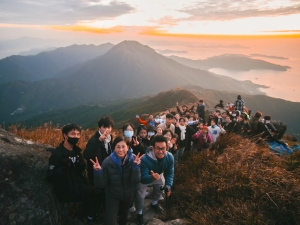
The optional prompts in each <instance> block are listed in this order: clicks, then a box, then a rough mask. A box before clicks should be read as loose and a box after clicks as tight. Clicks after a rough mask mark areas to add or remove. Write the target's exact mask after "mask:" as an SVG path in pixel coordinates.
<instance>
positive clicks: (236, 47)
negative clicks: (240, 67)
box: [189, 44, 249, 49]
mask: <svg viewBox="0 0 300 225" xmlns="http://www.w3.org/2000/svg"><path fill="white" fill-rule="evenodd" d="M189 47H193V48H231V49H249V47H247V46H243V45H238V44H233V45H220V44H219V45H197V46H189Z"/></svg>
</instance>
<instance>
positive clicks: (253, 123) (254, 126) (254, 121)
mask: <svg viewBox="0 0 300 225" xmlns="http://www.w3.org/2000/svg"><path fill="white" fill-rule="evenodd" d="M261 117H262V113H261V112H260V111H257V112H256V113H255V115H254V116H253V117H252V118H251V120H250V127H251V132H252V134H253V135H258V134H259V133H260V132H261V131H260V130H259V122H260V120H261Z"/></svg>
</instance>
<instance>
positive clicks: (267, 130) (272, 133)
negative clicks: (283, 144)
mask: <svg viewBox="0 0 300 225" xmlns="http://www.w3.org/2000/svg"><path fill="white" fill-rule="evenodd" d="M260 126H261V125H260ZM261 130H263V134H262V135H261V137H262V138H267V139H268V140H272V141H275V140H276V134H277V133H278V131H277V130H276V128H275V127H274V125H273V124H272V123H271V116H270V115H265V117H264V122H263V129H261Z"/></svg>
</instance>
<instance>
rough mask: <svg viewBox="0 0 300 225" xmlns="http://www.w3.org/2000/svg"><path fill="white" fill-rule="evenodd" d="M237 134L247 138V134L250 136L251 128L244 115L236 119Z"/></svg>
mask: <svg viewBox="0 0 300 225" xmlns="http://www.w3.org/2000/svg"><path fill="white" fill-rule="evenodd" d="M237 126H238V127H237V133H238V134H240V135H242V136H247V135H248V134H250V131H251V127H250V124H249V121H248V117H247V115H245V114H244V113H242V114H241V115H240V116H239V117H238V124H237Z"/></svg>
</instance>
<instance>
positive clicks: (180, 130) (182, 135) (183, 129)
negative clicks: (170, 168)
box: [174, 117, 187, 162]
mask: <svg viewBox="0 0 300 225" xmlns="http://www.w3.org/2000/svg"><path fill="white" fill-rule="evenodd" d="M175 133H176V134H177V135H178V137H179V141H178V146H179V148H178V150H177V153H176V154H175V158H174V159H175V161H176V162H178V160H179V159H180V158H181V156H182V155H183V152H184V149H185V147H186V146H187V126H186V125H185V119H184V118H183V117H181V118H180V119H179V122H178V123H176V126H175Z"/></svg>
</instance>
